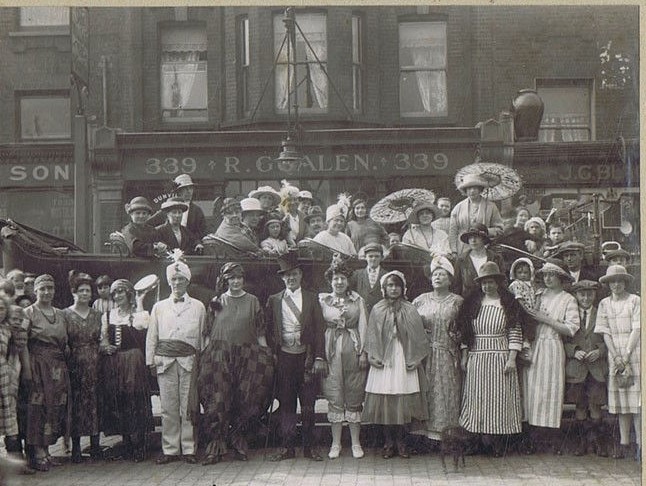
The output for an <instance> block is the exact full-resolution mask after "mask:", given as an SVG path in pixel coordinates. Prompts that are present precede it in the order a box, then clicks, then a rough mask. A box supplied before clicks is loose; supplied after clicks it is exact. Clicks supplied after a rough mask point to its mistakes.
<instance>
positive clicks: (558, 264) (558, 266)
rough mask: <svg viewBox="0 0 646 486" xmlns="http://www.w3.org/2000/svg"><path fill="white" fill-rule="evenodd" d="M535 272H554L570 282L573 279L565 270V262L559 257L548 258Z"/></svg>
mask: <svg viewBox="0 0 646 486" xmlns="http://www.w3.org/2000/svg"><path fill="white" fill-rule="evenodd" d="M536 273H555V274H557V275H559V276H561V277H564V278H566V279H568V280H569V281H570V282H573V281H574V277H573V276H572V275H570V272H568V271H567V270H566V268H565V263H564V262H563V260H561V259H559V258H548V259H547V260H546V261H545V263H544V264H543V266H542V267H541V268H540V269H539V270H538V271H537V272H536Z"/></svg>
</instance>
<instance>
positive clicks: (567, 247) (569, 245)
mask: <svg viewBox="0 0 646 486" xmlns="http://www.w3.org/2000/svg"><path fill="white" fill-rule="evenodd" d="M568 251H577V252H580V253H583V252H584V251H585V245H584V244H583V243H579V242H578V241H564V242H563V243H561V244H560V245H559V246H558V248H557V249H556V252H554V256H558V255H563V254H564V253H567V252H568Z"/></svg>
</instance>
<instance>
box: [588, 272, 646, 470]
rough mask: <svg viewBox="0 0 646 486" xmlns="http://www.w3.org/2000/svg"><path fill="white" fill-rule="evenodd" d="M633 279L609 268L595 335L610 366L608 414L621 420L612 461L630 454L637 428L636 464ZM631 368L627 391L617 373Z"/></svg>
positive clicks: (636, 310)
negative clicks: (632, 434) (599, 337)
mask: <svg viewBox="0 0 646 486" xmlns="http://www.w3.org/2000/svg"><path fill="white" fill-rule="evenodd" d="M633 280H634V279H633V276H632V275H630V274H629V273H627V272H626V269H625V268H624V267H622V266H620V265H610V266H609V267H608V270H607V271H606V275H605V276H603V277H601V278H600V279H599V282H601V283H607V284H608V286H609V287H610V296H609V297H606V298H605V299H603V300H602V301H601V302H600V303H599V310H598V311H597V322H596V325H595V328H594V332H596V333H599V334H603V340H604V342H605V343H606V346H607V348H608V363H609V365H610V372H609V379H608V412H609V413H611V414H616V415H618V417H619V442H620V443H619V447H617V448H616V450H615V452H614V454H613V456H612V457H614V458H615V459H621V458H623V457H625V456H626V455H627V453H628V449H629V447H630V446H629V445H630V428H631V425H634V427H635V439H636V441H637V453H636V455H635V459H636V460H640V458H641V415H640V414H641V386H640V381H641V371H640V365H641V362H640V355H641V353H640V346H639V338H640V334H641V326H640V320H639V305H640V299H639V297H638V296H637V295H634V294H631V293H628V291H627V290H626V287H627V286H628V285H629V284H630V283H632V281H633ZM626 367H630V373H631V374H632V375H633V378H634V383H633V384H632V385H631V386H629V387H627V388H620V387H619V386H618V385H617V378H616V376H617V373H621V372H622V371H623V370H624V369H625V368H626Z"/></svg>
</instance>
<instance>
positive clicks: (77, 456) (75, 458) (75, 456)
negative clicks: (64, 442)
mask: <svg viewBox="0 0 646 486" xmlns="http://www.w3.org/2000/svg"><path fill="white" fill-rule="evenodd" d="M72 462H73V463H74V464H80V463H82V462H83V456H82V455H81V451H78V450H74V451H72Z"/></svg>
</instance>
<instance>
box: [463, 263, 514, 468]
mask: <svg viewBox="0 0 646 486" xmlns="http://www.w3.org/2000/svg"><path fill="white" fill-rule="evenodd" d="M475 280H476V283H477V284H478V285H479V286H480V288H479V289H477V290H475V291H474V292H473V293H472V294H471V295H470V296H468V297H467V298H466V299H465V304H464V305H463V306H462V308H461V309H460V312H459V314H458V317H457V322H458V326H459V329H460V336H461V338H462V342H463V344H464V345H465V346H464V347H463V349H462V363H461V364H462V368H463V369H464V370H465V373H466V375H465V379H464V392H463V395H462V397H463V398H462V411H461V413H460V425H461V426H462V427H464V428H465V429H467V430H468V431H469V432H472V433H476V434H485V437H484V439H485V440H484V442H485V443H487V442H489V443H491V445H492V448H493V454H494V455H495V456H496V457H500V456H501V455H502V454H503V453H504V452H505V450H504V447H503V441H502V439H503V438H504V437H502V436H504V435H509V434H519V433H520V432H521V418H522V410H521V404H520V386H519V384H518V374H517V372H516V354H517V353H518V351H520V349H521V346H522V342H523V336H522V330H521V326H520V321H521V313H520V304H518V302H517V301H516V300H515V299H514V296H513V295H512V294H511V293H510V292H509V291H508V290H507V287H506V285H505V276H504V275H503V274H502V273H501V272H500V269H499V267H498V265H496V264H495V263H494V262H487V263H485V264H484V265H482V266H481V267H480V270H478V277H477V278H476V279H475Z"/></svg>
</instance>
